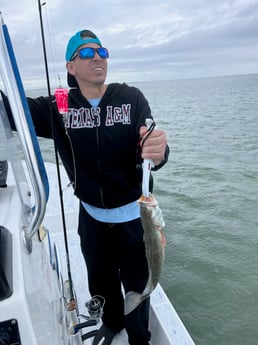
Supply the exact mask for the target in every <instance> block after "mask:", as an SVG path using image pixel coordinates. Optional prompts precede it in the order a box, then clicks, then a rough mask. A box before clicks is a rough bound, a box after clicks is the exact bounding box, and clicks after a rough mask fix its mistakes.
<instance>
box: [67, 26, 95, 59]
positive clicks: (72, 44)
mask: <svg viewBox="0 0 258 345" xmlns="http://www.w3.org/2000/svg"><path fill="white" fill-rule="evenodd" d="M86 43H96V44H98V45H99V46H102V44H101V42H100V40H99V39H98V37H97V36H96V35H95V34H94V32H92V31H90V30H82V31H78V32H77V33H76V34H75V35H74V36H72V37H71V38H70V39H69V41H68V44H67V48H66V54H65V59H66V61H71V59H72V57H73V55H74V53H75V52H76V51H77V50H78V48H80V47H81V46H83V45H84V44H86Z"/></svg>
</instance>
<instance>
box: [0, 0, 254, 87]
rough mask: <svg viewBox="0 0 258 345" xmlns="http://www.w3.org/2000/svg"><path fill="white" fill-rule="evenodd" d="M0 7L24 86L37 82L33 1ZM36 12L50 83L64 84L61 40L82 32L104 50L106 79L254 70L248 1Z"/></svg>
mask: <svg viewBox="0 0 258 345" xmlns="http://www.w3.org/2000/svg"><path fill="white" fill-rule="evenodd" d="M42 3H43V1H42ZM0 11H1V12H2V15H3V18H4V21H5V23H6V24H7V26H8V29H9V33H10V35H11V39H12V42H13V45H14V50H15V54H16V58H17V61H18V65H19V68H20V73H21V76H22V79H23V82H24V85H25V88H30V87H40V86H42V85H43V86H44V79H45V67H44V60H43V51H42V41H41V33H40V24H39V12H38V0H22V1H15V0H1V4H0ZM42 16H43V22H44V31H45V39H46V47H47V53H48V64H49V71H50V75H51V79H52V77H53V76H54V80H55V81H56V83H57V76H58V75H60V77H61V82H62V84H65V83H66V78H65V76H66V69H65V58H64V56H65V50H66V44H67V41H68V39H69V38H70V36H71V35H73V34H74V33H75V32H77V31H79V30H81V29H90V30H92V31H94V32H95V33H96V34H97V36H98V37H99V39H100V40H101V42H102V45H103V46H105V47H107V48H108V49H109V51H110V59H109V62H108V63H109V71H108V80H107V81H108V82H112V81H121V82H134V81H149V80H164V79H181V78H196V77H197V78H198V77H206V76H221V75H234V74H247V73H257V72H258V1H255V0H216V1H215V0H214V1H212V0H177V1H176V0H160V1H157V0H155V1H153V0H148V1H147V0H101V1H86V0H69V1H68V0H47V1H46V5H44V6H42ZM55 86H56V85H54V87H55ZM63 86H65V85H63Z"/></svg>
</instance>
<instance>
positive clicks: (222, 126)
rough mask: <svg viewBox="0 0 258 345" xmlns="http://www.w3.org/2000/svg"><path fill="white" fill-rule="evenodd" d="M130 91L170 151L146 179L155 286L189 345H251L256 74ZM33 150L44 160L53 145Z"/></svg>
mask: <svg viewBox="0 0 258 345" xmlns="http://www.w3.org/2000/svg"><path fill="white" fill-rule="evenodd" d="M133 85H135V86H137V87H139V88H140V89H141V90H142V91H143V92H144V94H145V96H146V97H147V98H148V100H149V102H150V105H151V108H152V111H153V115H154V117H155V119H156V122H157V125H158V127H159V128H162V129H165V130H166V131H167V136H168V142H169V146H170V149H171V154H170V158H169V161H168V163H167V165H166V166H165V167H164V168H163V169H161V170H160V171H158V172H155V173H154V179H155V186H154V194H155V195H156V197H157V199H158V201H159V203H160V205H161V208H162V210H163V213H164V218H165V222H166V227H165V233H166V238H167V245H166V261H165V269H164V272H163V275H162V277H161V284H162V286H163V288H164V289H165V291H166V293H167V294H168V296H169V299H170V300H171V302H172V303H173V305H174V307H175V308H176V310H177V312H178V314H179V315H180V317H181V319H182V320H183V322H184V324H185V326H186V327H187V329H188V331H189V332H190V334H191V335H192V337H193V339H194V341H195V342H196V345H256V344H257V343H258V340H257V339H258V74H254V75H242V76H232V77H218V78H204V79H192V80H174V81H160V82H148V83H147V82H146V83H133ZM38 92H39V91H38ZM34 94H35V93H34ZM40 145H41V147H42V150H43V156H44V158H45V159H46V160H48V161H53V160H54V154H53V145H51V144H50V143H49V141H45V140H40ZM161 345H162V344H161Z"/></svg>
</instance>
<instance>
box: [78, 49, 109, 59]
mask: <svg viewBox="0 0 258 345" xmlns="http://www.w3.org/2000/svg"><path fill="white" fill-rule="evenodd" d="M96 53H98V55H99V57H101V59H108V58H109V53H108V50H107V48H104V47H99V48H92V47H85V48H82V49H80V50H78V51H77V52H76V53H75V54H74V55H73V57H72V58H71V60H73V59H75V58H76V56H79V58H80V59H93V58H94V56H95V54H96Z"/></svg>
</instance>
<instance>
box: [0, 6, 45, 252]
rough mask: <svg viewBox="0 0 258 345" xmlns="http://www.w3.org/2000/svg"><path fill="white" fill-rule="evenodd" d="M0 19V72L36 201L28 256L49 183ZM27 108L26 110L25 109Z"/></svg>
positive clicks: (27, 242)
mask: <svg viewBox="0 0 258 345" xmlns="http://www.w3.org/2000/svg"><path fill="white" fill-rule="evenodd" d="M0 20H1V32H0V72H1V75H2V79H3V82H4V85H5V89H6V93H7V96H8V100H9V103H10V107H11V110H12V114H13V118H14V122H15V125H16V130H17V133H18V135H19V138H20V141H21V145H22V150H23V153H24V158H25V163H26V166H27V169H28V174H29V178H30V182H31V185H32V188H33V193H34V198H35V207H34V208H33V209H32V208H30V213H31V215H29V214H28V218H29V216H31V217H30V221H29V223H28V224H24V226H23V234H24V241H25V246H26V249H27V251H28V252H29V253H31V252H32V237H33V235H34V234H35V233H36V231H37V230H38V228H39V226H40V224H41V222H42V220H43V218H44V214H45V210H46V202H47V197H48V182H47V178H46V173H45V170H44V164H43V160H42V161H40V158H41V154H40V150H39V148H38V150H37V151H38V152H37V153H36V149H37V145H38V142H37V139H36V141H35V138H36V134H35V132H33V131H34V128H33V126H31V127H30V128H29V124H28V117H26V114H25V111H26V112H27V115H28V112H29V108H28V105H27V100H26V97H25V95H24V91H23V86H22V83H21V80H20V76H19V71H18V68H17V65H16V61H15V57H14V53H13V51H12V45H11V41H10V38H9V34H8V30H7V27H6V25H5V24H4V21H3V18H2V15H1V13H0ZM15 69H16V71H15ZM15 72H16V75H15ZM26 105H27V109H25V108H26ZM29 116H30V113H29ZM32 136H34V141H33V140H32ZM40 165H41V166H40ZM44 182H45V183H44Z"/></svg>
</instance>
